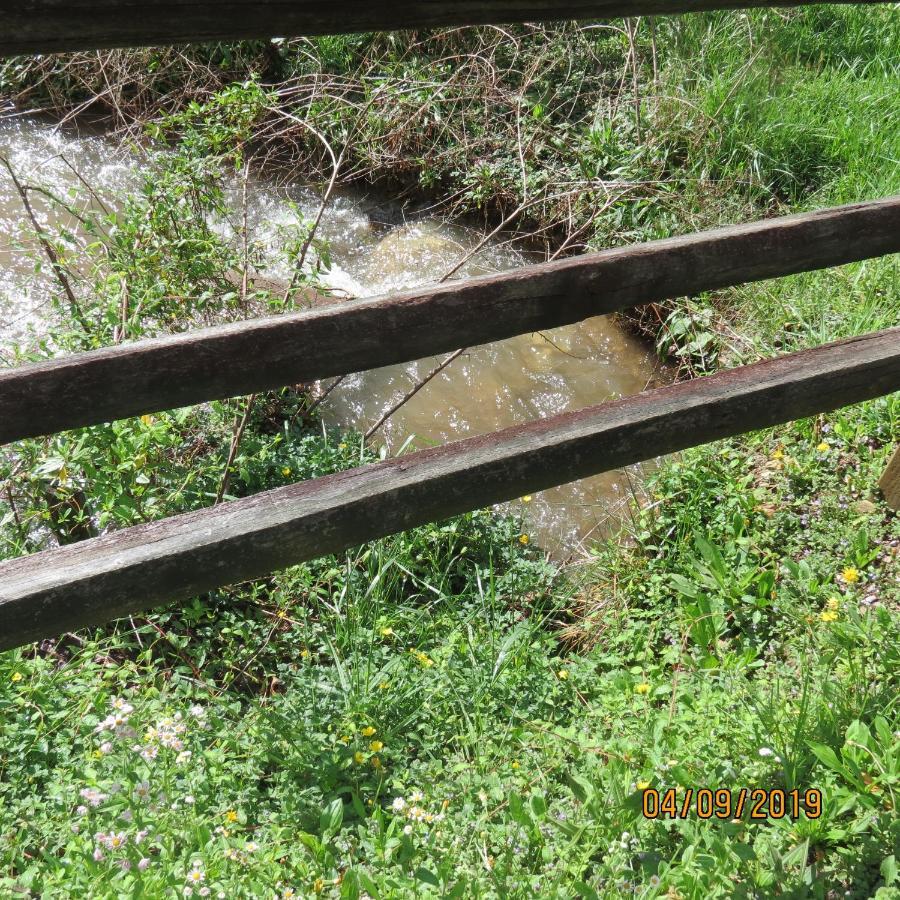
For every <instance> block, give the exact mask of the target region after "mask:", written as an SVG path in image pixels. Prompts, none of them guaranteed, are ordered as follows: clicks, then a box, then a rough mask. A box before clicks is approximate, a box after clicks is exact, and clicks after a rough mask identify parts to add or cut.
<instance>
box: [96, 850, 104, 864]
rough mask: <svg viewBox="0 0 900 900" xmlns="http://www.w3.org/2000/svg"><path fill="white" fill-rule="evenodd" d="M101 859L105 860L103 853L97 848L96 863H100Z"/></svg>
mask: <svg viewBox="0 0 900 900" xmlns="http://www.w3.org/2000/svg"><path fill="white" fill-rule="evenodd" d="M101 859H103V851H102V850H101V849H100V848H99V847H97V848H96V849H95V850H94V862H100V860H101Z"/></svg>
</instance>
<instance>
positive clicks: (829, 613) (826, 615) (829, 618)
mask: <svg viewBox="0 0 900 900" xmlns="http://www.w3.org/2000/svg"><path fill="white" fill-rule="evenodd" d="M819 618H820V619H821V620H822V621H823V622H836V621H837V619H838V614H837V613H836V612H835V611H834V610H833V609H825V610H822V612H820V613H819Z"/></svg>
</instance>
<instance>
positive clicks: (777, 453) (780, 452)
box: [772, 447, 784, 459]
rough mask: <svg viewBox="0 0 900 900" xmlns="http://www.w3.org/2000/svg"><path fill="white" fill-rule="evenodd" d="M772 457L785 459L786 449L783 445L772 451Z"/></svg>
mask: <svg viewBox="0 0 900 900" xmlns="http://www.w3.org/2000/svg"><path fill="white" fill-rule="evenodd" d="M772 459H784V450H782V449H781V447H777V448H776V449H775V450H773V451H772Z"/></svg>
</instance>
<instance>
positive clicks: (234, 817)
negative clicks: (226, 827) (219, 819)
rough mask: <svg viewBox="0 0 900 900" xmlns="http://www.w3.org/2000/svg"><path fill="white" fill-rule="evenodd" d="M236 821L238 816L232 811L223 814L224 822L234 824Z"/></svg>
mask: <svg viewBox="0 0 900 900" xmlns="http://www.w3.org/2000/svg"><path fill="white" fill-rule="evenodd" d="M237 820H238V814H237V813H236V812H235V811H234V810H233V809H229V810H228V812H227V813H225V821H226V822H231V823H232V824H233V823H234V822H237Z"/></svg>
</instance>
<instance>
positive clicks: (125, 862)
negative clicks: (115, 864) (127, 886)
mask: <svg viewBox="0 0 900 900" xmlns="http://www.w3.org/2000/svg"><path fill="white" fill-rule="evenodd" d="M119 865H120V866H121V868H122V871H123V872H128V871H129V870H130V869H131V862H130V861H129V860H127V859H120V860H119Z"/></svg>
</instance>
